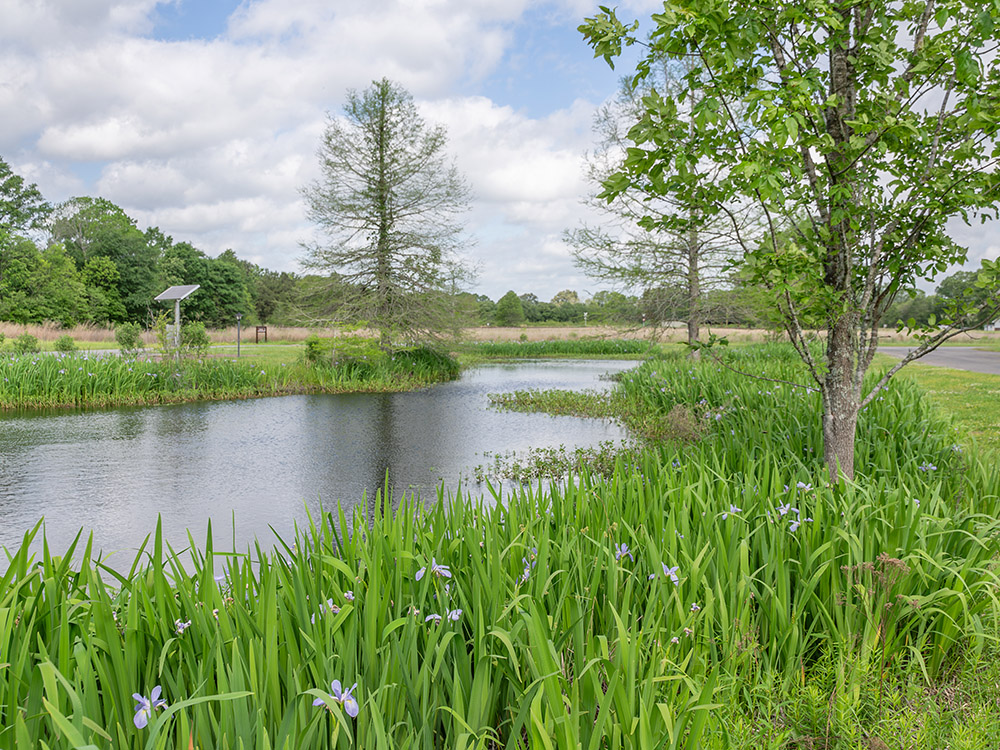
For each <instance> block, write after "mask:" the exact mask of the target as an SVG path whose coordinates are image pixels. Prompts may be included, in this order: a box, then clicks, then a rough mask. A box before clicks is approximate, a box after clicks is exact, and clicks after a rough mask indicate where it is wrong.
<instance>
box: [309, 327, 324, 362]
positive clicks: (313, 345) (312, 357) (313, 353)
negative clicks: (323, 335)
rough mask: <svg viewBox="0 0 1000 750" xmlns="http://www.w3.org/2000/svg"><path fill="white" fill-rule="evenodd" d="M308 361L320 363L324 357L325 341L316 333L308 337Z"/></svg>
mask: <svg viewBox="0 0 1000 750" xmlns="http://www.w3.org/2000/svg"><path fill="white" fill-rule="evenodd" d="M305 357H306V362H308V363H309V364H311V365H318V364H319V363H320V361H321V360H322V359H323V342H322V341H321V340H320V337H319V336H317V335H316V334H315V333H313V334H311V335H310V336H309V337H308V338H307V339H306V354H305Z"/></svg>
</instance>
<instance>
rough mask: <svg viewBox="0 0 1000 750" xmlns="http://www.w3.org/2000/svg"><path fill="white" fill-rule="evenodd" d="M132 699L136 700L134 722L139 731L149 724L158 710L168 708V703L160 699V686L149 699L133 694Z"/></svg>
mask: <svg viewBox="0 0 1000 750" xmlns="http://www.w3.org/2000/svg"><path fill="white" fill-rule="evenodd" d="M132 697H133V698H135V717H134V718H133V719H132V721H134V722H135V726H136V728H137V729H142V728H143V727H145V726H146V725H147V724H148V723H149V720H150V719H151V718H152V716H153V711H155V710H156V709H158V708H166V706H167V702H166V701H165V700H163V699H162V698H160V686H159V685H157V686H156V687H155V688H153V692H152V693H150V694H149V698H147V697H146V696H144V695H139V693H132Z"/></svg>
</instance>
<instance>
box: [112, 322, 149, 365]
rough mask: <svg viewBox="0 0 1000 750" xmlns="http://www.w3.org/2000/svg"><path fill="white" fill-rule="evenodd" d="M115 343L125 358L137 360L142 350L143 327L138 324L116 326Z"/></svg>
mask: <svg viewBox="0 0 1000 750" xmlns="http://www.w3.org/2000/svg"><path fill="white" fill-rule="evenodd" d="M115 341H116V342H117V343H118V349H119V350H120V351H121V354H122V356H123V357H129V358H131V359H135V357H137V356H138V355H139V352H140V351H141V350H142V347H143V341H142V326H140V325H139V324H138V323H119V324H118V325H117V326H115Z"/></svg>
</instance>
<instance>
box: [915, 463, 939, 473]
mask: <svg viewBox="0 0 1000 750" xmlns="http://www.w3.org/2000/svg"><path fill="white" fill-rule="evenodd" d="M917 468H918V469H920V471H937V466H935V465H934V464H932V463H926V462H925V463H922V464H920V466H918V467H917Z"/></svg>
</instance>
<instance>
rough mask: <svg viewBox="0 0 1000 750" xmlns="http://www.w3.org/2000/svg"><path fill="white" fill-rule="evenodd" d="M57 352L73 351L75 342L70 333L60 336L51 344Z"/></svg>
mask: <svg viewBox="0 0 1000 750" xmlns="http://www.w3.org/2000/svg"><path fill="white" fill-rule="evenodd" d="M53 346H54V347H55V350H56V351H57V352H75V351H76V342H75V341H74V340H73V337H72V336H70V335H65V336H60V337H59V338H57V339H56V342H55V344H53Z"/></svg>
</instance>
